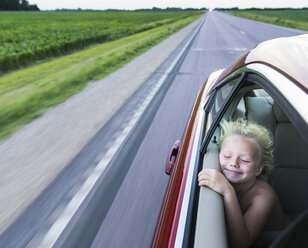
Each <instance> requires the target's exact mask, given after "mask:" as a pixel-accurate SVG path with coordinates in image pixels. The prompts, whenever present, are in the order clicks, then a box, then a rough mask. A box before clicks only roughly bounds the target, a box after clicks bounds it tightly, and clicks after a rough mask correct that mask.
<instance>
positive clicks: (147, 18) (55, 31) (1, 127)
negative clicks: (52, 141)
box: [0, 11, 204, 138]
mask: <svg viewBox="0 0 308 248" xmlns="http://www.w3.org/2000/svg"><path fill="white" fill-rule="evenodd" d="M203 13H204V12H197V11H196V12H188V11H181V12H152V11H150V12H146V13H145V12H127V11H125V12H123V11H122V12H112V13H110V12H42V13H39V12H32V13H31V12H30V13H25V12H24V13H20V12H14V13H13V12H0V19H1V21H0V26H1V43H0V49H1V52H0V61H2V62H0V64H1V63H2V64H1V66H4V67H5V68H6V69H7V70H8V69H9V72H5V71H2V74H1V75H0V138H4V137H7V136H9V135H10V134H12V133H14V132H15V131H17V130H18V129H20V128H21V127H22V126H24V125H25V124H26V123H28V122H30V121H31V120H33V119H35V118H36V117H38V116H40V115H42V114H43V113H44V112H45V111H46V110H47V109H49V108H50V107H53V106H56V105H57V104H59V103H61V102H63V101H65V100H66V99H67V98H69V97H70V96H72V95H74V94H76V93H78V92H79V91H81V90H82V89H83V88H84V87H85V86H86V85H87V83H88V82H89V81H95V80H98V79H101V78H103V77H104V76H106V75H108V74H109V73H111V72H113V71H115V70H116V69H118V68H120V67H121V66H123V65H124V64H125V63H127V62H129V61H130V60H132V59H133V58H135V57H136V56H138V55H140V54H141V53H143V52H145V51H146V50H148V49H150V48H151V47H153V46H154V45H156V44H158V43H159V42H161V41H162V40H164V39H165V38H167V37H168V36H170V35H172V34H173V33H175V32H177V31H178V30H179V29H181V28H183V27H185V26H187V25H188V24H190V23H191V22H193V21H195V20H197V19H198V18H199V17H200V16H201V15H202V14H203ZM5 17H6V18H5ZM23 20H24V21H23ZM4 22H5V23H6V24H4ZM18 24H20V25H18ZM4 33H5V34H4ZM8 37H10V38H8ZM58 55H61V56H58ZM1 59H2V60H1ZM8 64H9V65H10V66H11V67H9V66H8ZM16 65H18V66H20V68H18V69H13V68H15V67H16Z"/></svg>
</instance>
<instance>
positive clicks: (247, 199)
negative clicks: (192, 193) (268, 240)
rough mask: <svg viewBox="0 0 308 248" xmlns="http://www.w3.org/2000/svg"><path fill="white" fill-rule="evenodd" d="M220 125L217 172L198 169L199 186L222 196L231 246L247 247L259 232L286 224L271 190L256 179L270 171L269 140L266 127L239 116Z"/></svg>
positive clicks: (271, 154) (270, 143) (280, 228)
mask: <svg viewBox="0 0 308 248" xmlns="http://www.w3.org/2000/svg"><path fill="white" fill-rule="evenodd" d="M221 126H222V134H221V138H220V153H219V163H220V167H221V172H219V171H217V170H213V169H204V170H202V171H201V172H200V173H199V175H198V181H199V186H207V187H209V188H211V189H213V190H214V191H216V192H217V193H219V194H221V195H222V196H223V201H224V207H225V214H226V223H227V230H228V238H229V243H230V245H231V247H236V248H240V247H249V246H250V245H252V244H254V243H255V241H256V240H257V238H258V236H259V234H260V233H261V231H265V230H271V231H274V230H275V231H276V230H282V229H284V228H285V227H286V226H287V225H288V223H289V219H288V218H287V217H286V216H285V215H284V213H283V211H282V209H281V207H280V204H279V200H278V198H277V196H276V194H275V192H274V191H273V189H272V188H271V187H270V186H269V185H268V184H267V183H266V182H265V181H263V180H261V179H260V176H261V175H265V176H266V175H268V173H269V172H270V168H271V166H272V160H273V150H272V143H273V142H272V138H271V134H270V132H269V131H268V130H267V129H266V128H264V127H262V126H260V125H257V124H251V123H247V122H246V121H245V120H243V119H241V120H238V121H235V122H223V123H222V125H221Z"/></svg>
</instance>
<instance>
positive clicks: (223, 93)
mask: <svg viewBox="0 0 308 248" xmlns="http://www.w3.org/2000/svg"><path fill="white" fill-rule="evenodd" d="M238 80H239V77H236V78H235V79H232V80H231V81H229V82H228V83H226V84H224V85H223V86H221V87H219V88H217V89H215V91H213V92H212V95H211V97H210V100H209V101H208V103H207V105H206V106H205V108H204V109H205V112H206V126H205V133H207V132H208V131H209V129H210V127H211V125H212V123H213V121H214V119H215V118H216V116H217V114H218V112H219V110H220V109H221V107H222V106H223V104H224V103H225V102H226V99H227V98H228V96H229V95H230V94H231V92H232V89H233V88H234V86H235V85H236V83H237V82H238Z"/></svg>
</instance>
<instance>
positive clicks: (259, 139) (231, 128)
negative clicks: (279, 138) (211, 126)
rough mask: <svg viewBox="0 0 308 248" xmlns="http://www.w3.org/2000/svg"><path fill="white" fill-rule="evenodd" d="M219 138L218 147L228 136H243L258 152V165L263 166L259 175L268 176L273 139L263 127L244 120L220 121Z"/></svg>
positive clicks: (271, 164) (271, 160)
mask: <svg viewBox="0 0 308 248" xmlns="http://www.w3.org/2000/svg"><path fill="white" fill-rule="evenodd" d="M221 127H222V130H221V136H220V142H219V146H220V147H221V145H222V143H223V142H224V140H225V139H226V138H227V137H229V136H235V135H239V136H244V137H246V138H248V139H249V140H251V141H252V142H253V143H255V144H256V146H257V149H258V151H259V161H258V164H263V166H264V168H263V170H262V173H261V175H264V176H267V175H269V173H270V171H271V169H272V167H273V139H272V135H271V133H270V131H269V130H268V129H266V128H265V127H263V126H261V125H258V124H255V123H250V122H249V123H248V122H247V121H246V120H244V119H238V120H237V121H234V122H227V121H222V123H221Z"/></svg>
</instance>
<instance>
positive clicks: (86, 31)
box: [0, 11, 197, 72]
mask: <svg viewBox="0 0 308 248" xmlns="http://www.w3.org/2000/svg"><path fill="white" fill-rule="evenodd" d="M192 14H193V12H189V13H188V12H184V11H182V12H153V11H148V12H133V11H131V12H130V11H125V12H123V11H114V12H103V11H92V12H80V11H79V12H77V11H76V12H69V11H67V12H0V30H1V32H0V72H6V71H8V70H12V69H16V68H18V67H20V66H24V65H28V64H29V63H31V62H34V61H37V60H41V59H44V58H48V57H51V56H58V55H63V54H67V53H70V52H71V51H73V50H76V49H80V48H83V47H85V46H87V45H89V44H93V43H102V42H106V41H111V40H116V39H119V38H121V37H124V36H128V35H132V34H135V33H139V32H142V31H145V30H149V29H152V28H155V27H158V26H161V25H165V24H168V23H172V22H175V21H177V20H180V19H183V18H185V17H188V16H191V15H192ZM195 14H197V13H195Z"/></svg>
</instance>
